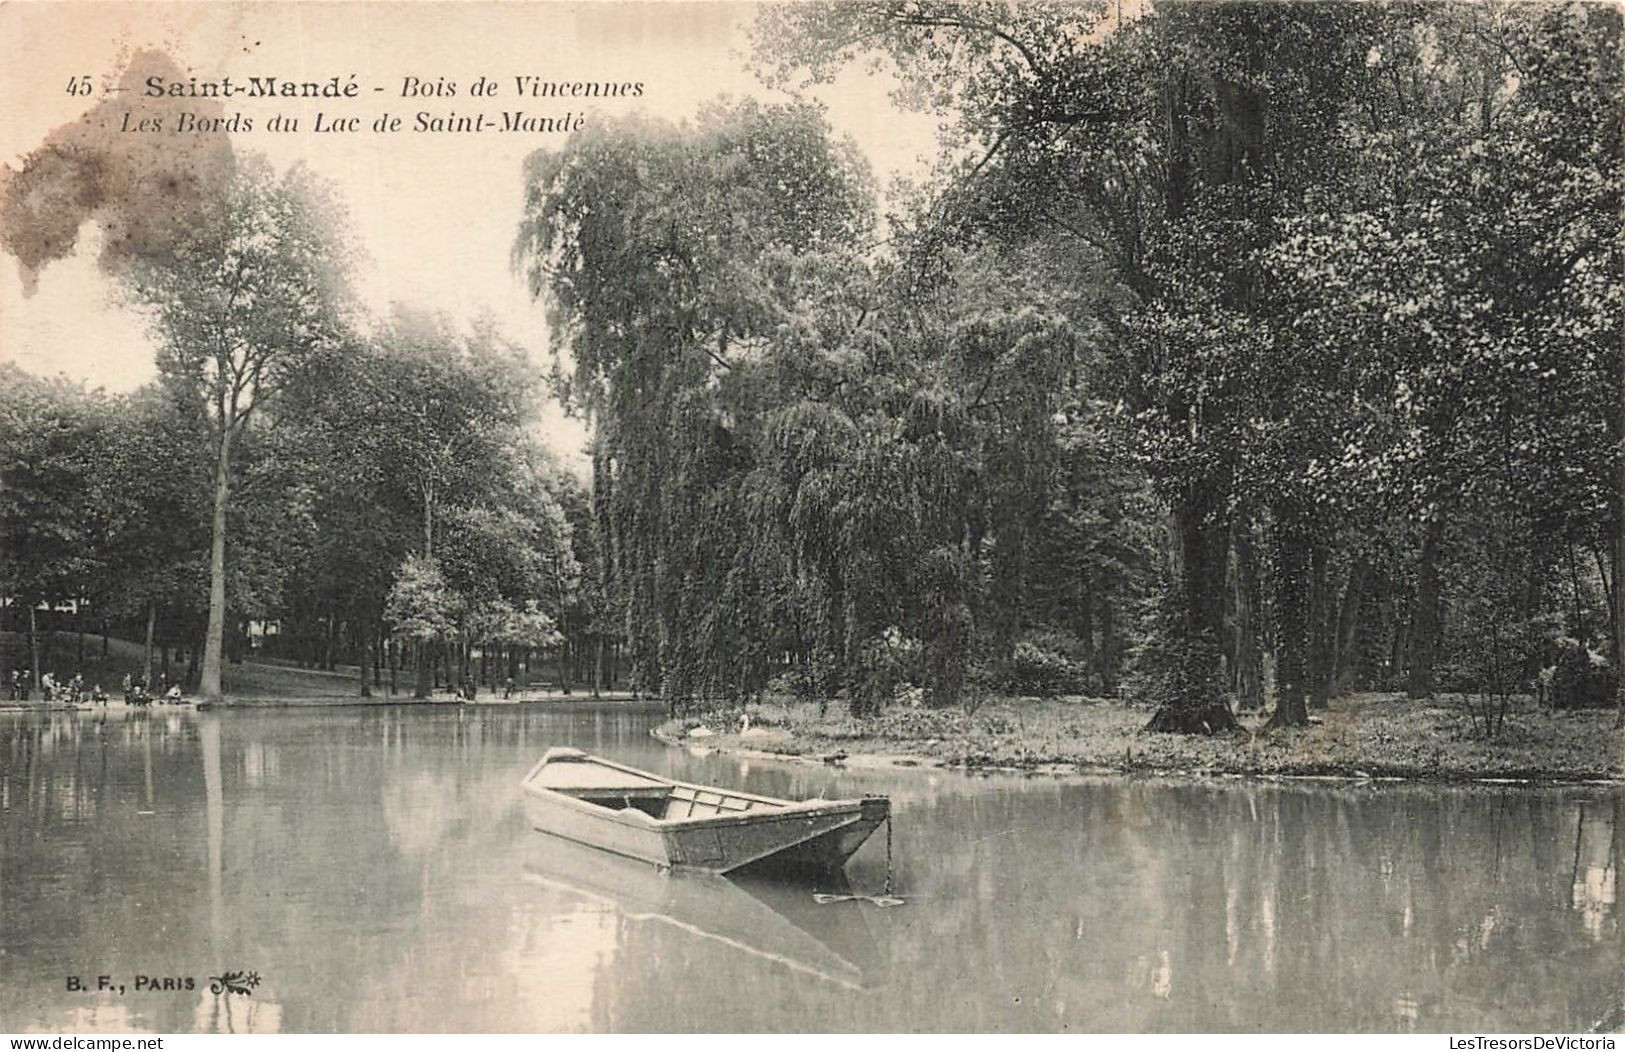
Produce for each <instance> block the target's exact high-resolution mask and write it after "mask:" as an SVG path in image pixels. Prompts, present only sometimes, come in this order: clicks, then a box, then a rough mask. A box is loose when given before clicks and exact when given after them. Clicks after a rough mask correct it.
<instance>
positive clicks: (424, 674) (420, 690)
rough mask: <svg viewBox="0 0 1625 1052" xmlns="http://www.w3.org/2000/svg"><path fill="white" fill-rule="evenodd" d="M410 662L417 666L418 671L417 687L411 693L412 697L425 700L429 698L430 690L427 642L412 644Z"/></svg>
mask: <svg viewBox="0 0 1625 1052" xmlns="http://www.w3.org/2000/svg"><path fill="white" fill-rule="evenodd" d="M412 660H413V661H414V662H415V663H416V664H417V670H418V682H417V687H416V689H414V690H413V691H412V696H413V697H415V698H427V697H428V696H429V688H430V682H429V672H430V670H429V644H428V641H427V640H423V639H419V640H415V641H414V642H413V643H412Z"/></svg>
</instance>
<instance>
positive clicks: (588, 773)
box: [531, 762, 788, 822]
mask: <svg viewBox="0 0 1625 1052" xmlns="http://www.w3.org/2000/svg"><path fill="white" fill-rule="evenodd" d="M531 781H532V784H534V785H536V786H538V787H539V788H543V789H551V790H553V791H554V792H557V793H563V794H565V795H566V796H571V797H574V798H575V799H577V800H581V801H583V802H585V803H589V804H596V805H597V806H599V807H603V808H606V809H608V810H610V811H627V810H631V811H640V812H642V813H643V814H645V815H648V816H649V817H650V818H654V819H658V820H660V821H666V822H670V821H680V820H682V819H685V818H712V817H715V816H717V815H742V814H760V813H762V812H764V811H780V810H783V809H784V808H785V807H787V806H788V804H786V803H781V802H777V801H770V800H762V799H758V798H755V797H750V796H742V795H736V794H734V793H728V792H723V791H721V790H717V789H705V788H701V787H699V786H693V785H676V784H673V783H671V782H662V781H658V780H656V779H653V778H645V777H643V776H641V775H638V774H633V773H632V772H630V771H622V770H618V769H616V768H613V767H605V766H600V765H598V764H594V763H581V762H573V763H550V764H544V765H543V766H542V767H541V768H539V769H538V770H537V771H536V772H535V773H534V775H533V776H532V778H531Z"/></svg>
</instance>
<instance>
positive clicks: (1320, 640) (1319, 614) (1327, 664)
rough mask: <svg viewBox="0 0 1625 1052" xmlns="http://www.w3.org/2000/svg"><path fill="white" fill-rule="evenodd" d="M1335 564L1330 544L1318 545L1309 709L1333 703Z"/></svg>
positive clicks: (1312, 577)
mask: <svg viewBox="0 0 1625 1052" xmlns="http://www.w3.org/2000/svg"><path fill="white" fill-rule="evenodd" d="M1330 561H1331V556H1330V553H1329V552H1328V551H1327V550H1326V545H1324V544H1320V543H1318V542H1317V543H1316V544H1315V545H1314V546H1313V547H1312V548H1311V550H1310V555H1309V626H1308V627H1309V652H1308V659H1309V660H1308V666H1309V677H1308V678H1309V707H1310V708H1312V709H1325V708H1328V707H1329V706H1330V704H1331V688H1332V682H1331V681H1332V641H1331V626H1332V616H1331V595H1330V592H1331V587H1330V584H1329V583H1328V577H1329V575H1330V571H1329V568H1328V566H1327V564H1328V563H1329V562H1330Z"/></svg>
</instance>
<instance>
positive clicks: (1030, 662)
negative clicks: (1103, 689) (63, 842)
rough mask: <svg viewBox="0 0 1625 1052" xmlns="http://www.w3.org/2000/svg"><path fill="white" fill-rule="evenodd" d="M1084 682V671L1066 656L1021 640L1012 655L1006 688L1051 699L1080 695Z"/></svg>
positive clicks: (1007, 672)
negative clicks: (1061, 695) (1056, 696)
mask: <svg viewBox="0 0 1625 1052" xmlns="http://www.w3.org/2000/svg"><path fill="white" fill-rule="evenodd" d="M1083 680H1084V674H1083V669H1081V668H1080V667H1079V666H1078V665H1077V664H1076V663H1075V662H1074V661H1072V659H1071V658H1069V657H1067V656H1066V655H1065V654H1062V653H1060V652H1058V651H1056V650H1051V649H1049V648H1047V647H1044V646H1042V645H1040V644H1039V643H1036V642H1032V641H1030V640H1022V641H1021V642H1019V643H1017V644H1016V647H1015V651H1014V653H1012V654H1011V655H1010V662H1009V666H1008V669H1007V671H1006V673H1005V688H1006V689H1007V690H1009V691H1010V692H1011V693H1014V694H1026V695H1032V696H1034V697H1039V698H1049V697H1054V696H1055V695H1057V694H1076V693H1078V692H1079V691H1080V690H1082V688H1083Z"/></svg>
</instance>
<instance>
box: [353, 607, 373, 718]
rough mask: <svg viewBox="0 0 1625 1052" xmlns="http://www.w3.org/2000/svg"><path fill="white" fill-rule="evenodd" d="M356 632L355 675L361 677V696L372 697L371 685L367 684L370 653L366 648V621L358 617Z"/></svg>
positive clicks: (370, 662) (370, 659)
mask: <svg viewBox="0 0 1625 1052" xmlns="http://www.w3.org/2000/svg"><path fill="white" fill-rule="evenodd" d="M355 631H356V663H355V667H356V673H357V674H358V675H359V676H360V677H361V696H362V697H363V698H370V697H372V684H370V683H368V682H367V672H368V666H369V665H371V664H372V652H371V650H369V649H368V647H367V620H366V618H364V617H358V618H356V621H355Z"/></svg>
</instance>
